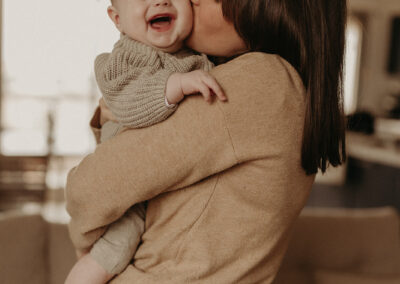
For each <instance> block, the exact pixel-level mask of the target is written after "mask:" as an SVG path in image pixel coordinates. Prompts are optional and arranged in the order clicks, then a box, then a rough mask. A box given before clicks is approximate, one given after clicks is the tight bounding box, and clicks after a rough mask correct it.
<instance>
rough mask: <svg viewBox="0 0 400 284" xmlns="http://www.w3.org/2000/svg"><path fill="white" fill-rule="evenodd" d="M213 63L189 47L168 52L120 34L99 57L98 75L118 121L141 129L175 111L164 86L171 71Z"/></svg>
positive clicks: (105, 97) (192, 68) (100, 84)
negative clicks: (166, 101) (171, 52)
mask: <svg viewBox="0 0 400 284" xmlns="http://www.w3.org/2000/svg"><path fill="white" fill-rule="evenodd" d="M212 66H213V65H212V63H211V62H210V61H209V60H208V59H207V56H206V55H196V54H194V53H193V52H192V51H190V50H187V49H183V50H181V51H178V52H177V53H174V54H169V53H165V52H163V51H160V50H157V49H155V48H152V47H150V46H148V45H145V44H143V43H141V42H138V41H135V40H132V39H130V38H129V37H127V36H126V35H122V34H121V37H120V40H119V41H118V42H117V43H116V44H115V45H114V48H113V50H112V52H111V53H103V54H100V55H99V56H97V58H96V60H95V75H96V80H97V84H98V86H99V88H100V90H101V93H102V94H103V98H104V101H105V103H106V104H107V106H108V107H109V108H110V110H111V112H112V113H113V115H114V116H115V117H116V119H117V120H118V122H119V123H121V124H122V125H123V126H125V127H129V128H139V127H146V126H150V125H153V124H155V123H158V122H160V121H163V120H164V119H166V118H167V117H168V116H170V115H171V114H172V113H173V112H174V111H175V109H176V107H174V108H171V107H167V106H166V104H165V86H166V83H167V80H168V78H169V76H170V75H171V74H172V73H175V72H181V73H185V72H190V71H193V70H197V69H203V70H206V71H209V70H211V68H212Z"/></svg>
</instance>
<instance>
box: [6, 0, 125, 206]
mask: <svg viewBox="0 0 400 284" xmlns="http://www.w3.org/2000/svg"><path fill="white" fill-rule="evenodd" d="M0 1H1V0H0ZM0 3H1V4H2V15H1V16H2V21H1V22H2V26H1V29H2V38H1V44H2V46H1V48H2V68H1V76H2V77H1V79H2V80H1V83H2V84H1V88H2V92H1V104H0V106H1V109H0V114H1V118H0V124H1V129H0V130H1V132H0V154H1V155H4V156H15V157H14V159H12V161H17V162H19V163H20V164H21V165H22V164H26V163H27V162H29V161H30V159H31V158H32V156H33V157H39V158H40V157H46V159H47V162H46V163H47V166H48V167H47V170H46V171H47V174H46V186H47V189H53V190H50V191H49V192H48V194H46V196H47V197H46V198H47V200H54V199H57V200H59V201H62V199H63V192H62V189H63V188H64V185H65V180H66V175H67V172H68V170H69V169H70V168H71V167H72V166H74V165H76V164H77V163H78V161H79V160H80V159H81V158H82V156H83V155H85V154H87V153H88V152H90V151H92V150H93V149H94V146H95V141H94V139H93V137H92V135H91V133H90V130H89V125H88V124H89V119H90V117H91V115H92V113H93V111H94V108H95V107H96V105H97V102H98V99H99V98H100V93H99V91H98V89H97V86H96V82H95V79H94V72H93V62H94V59H95V57H96V56H97V55H98V54H99V53H101V52H107V51H110V50H111V49H112V46H113V44H114V42H115V41H116V40H117V39H118V37H119V32H118V31H117V30H116V29H115V27H114V25H113V24H112V22H111V21H110V20H109V18H108V16H107V12H106V9H107V6H108V5H109V3H108V1H104V0H84V1H82V0H68V1H57V0H2V2H0ZM3 160H7V157H4V158H3ZM21 160H22V161H21ZM36 160H37V159H36ZM36 160H34V161H36ZM20 161H21V162H20ZM21 169H22V168H21ZM7 173H8V172H7ZM7 173H5V174H7ZM0 176H1V175H0ZM20 188H21V186H19V189H20ZM0 189H3V191H2V192H0V193H2V194H3V195H4V196H11V195H12V196H14V197H15V196H16V192H9V193H10V194H9V195H7V192H6V191H5V188H0ZM19 191H20V192H21V194H20V196H16V197H15V200H20V199H21V198H22V197H24V196H25V197H26V196H28V195H29V194H27V193H28V192H25V193H22V191H21V190H19ZM29 193H30V192H29ZM22 195H24V196H22ZM48 196H53V197H54V196H55V198H52V197H50V199H49V198H48ZM14 197H13V198H14ZM1 198H3V197H0V199H1ZM2 201H4V198H3V200H2ZM0 210H1V208H0Z"/></svg>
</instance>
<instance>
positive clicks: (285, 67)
mask: <svg viewBox="0 0 400 284" xmlns="http://www.w3.org/2000/svg"><path fill="white" fill-rule="evenodd" d="M211 74H213V76H215V77H216V79H217V80H218V81H229V82H231V83H232V82H235V84H242V83H243V84H245V85H247V86H249V85H253V84H256V85H260V84H262V85H265V84H266V85H270V84H271V83H273V85H282V86H288V85H290V86H292V87H294V88H295V89H297V90H298V91H302V89H303V83H302V80H301V78H300V75H299V74H298V72H297V71H296V69H295V68H294V67H293V66H292V65H291V64H290V63H289V62H287V61H286V60H285V59H283V58H282V57H280V56H279V55H276V54H270V53H264V52H248V53H245V54H243V55H240V56H238V57H236V58H234V59H232V60H230V61H228V62H226V63H224V64H221V65H218V66H216V67H215V68H214V69H213V70H212V71H211Z"/></svg>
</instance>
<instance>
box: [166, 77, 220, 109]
mask: <svg viewBox="0 0 400 284" xmlns="http://www.w3.org/2000/svg"><path fill="white" fill-rule="evenodd" d="M196 93H200V94H201V95H202V96H203V97H204V98H205V100H206V101H208V102H211V100H212V95H214V94H215V95H216V96H217V97H218V99H220V100H221V101H226V96H225V94H224V92H223V91H222V89H221V87H220V86H219V84H218V82H217V81H216V80H215V78H214V77H213V76H211V75H210V74H209V73H208V72H206V71H203V70H195V71H191V72H188V73H174V74H171V76H169V78H168V81H167V86H166V88H165V96H166V99H167V101H168V103H169V104H177V103H178V102H180V101H181V100H183V98H184V96H185V95H191V94H196Z"/></svg>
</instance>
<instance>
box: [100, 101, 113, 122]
mask: <svg viewBox="0 0 400 284" xmlns="http://www.w3.org/2000/svg"><path fill="white" fill-rule="evenodd" d="M99 107H100V125H101V126H103V124H104V123H106V122H107V121H114V122H117V119H116V118H115V116H114V115H113V114H112V112H111V110H110V109H109V108H108V106H107V105H106V103H105V102H104V100H103V98H101V99H100V100H99Z"/></svg>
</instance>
